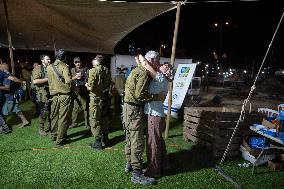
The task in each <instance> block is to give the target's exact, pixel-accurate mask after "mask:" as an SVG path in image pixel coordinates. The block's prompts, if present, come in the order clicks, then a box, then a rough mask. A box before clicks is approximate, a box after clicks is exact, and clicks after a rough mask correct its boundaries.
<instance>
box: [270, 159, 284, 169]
mask: <svg viewBox="0 0 284 189" xmlns="http://www.w3.org/2000/svg"><path fill="white" fill-rule="evenodd" d="M268 167H269V168H270V169H271V170H272V171H279V170H281V169H283V168H284V163H283V162H282V161H274V160H269V161H268Z"/></svg>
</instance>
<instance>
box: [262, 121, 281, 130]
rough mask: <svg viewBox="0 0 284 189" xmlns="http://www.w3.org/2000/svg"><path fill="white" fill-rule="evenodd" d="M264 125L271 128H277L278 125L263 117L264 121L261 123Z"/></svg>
mask: <svg viewBox="0 0 284 189" xmlns="http://www.w3.org/2000/svg"><path fill="white" fill-rule="evenodd" d="M261 124H262V125H263V126H265V127H267V128H269V129H276V127H277V126H276V125H274V124H273V123H271V122H269V121H267V120H266V119H263V120H262V123H261Z"/></svg>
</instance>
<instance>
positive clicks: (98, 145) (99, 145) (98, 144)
mask: <svg viewBox="0 0 284 189" xmlns="http://www.w3.org/2000/svg"><path fill="white" fill-rule="evenodd" d="M90 146H91V148H93V149H95V150H102V149H103V146H102V142H101V139H97V140H96V141H95V142H94V143H91V144H90Z"/></svg>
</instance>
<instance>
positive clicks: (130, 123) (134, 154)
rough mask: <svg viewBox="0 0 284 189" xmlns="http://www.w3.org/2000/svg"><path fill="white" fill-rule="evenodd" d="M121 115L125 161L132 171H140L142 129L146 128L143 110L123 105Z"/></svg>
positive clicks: (143, 145) (142, 141)
mask: <svg viewBox="0 0 284 189" xmlns="http://www.w3.org/2000/svg"><path fill="white" fill-rule="evenodd" d="M123 115H124V116H123V119H124V122H125V133H126V145H125V155H126V160H127V161H128V162H130V163H131V165H132V168H133V169H134V170H141V169H142V163H143V161H142V155H143V152H144V147H145V144H144V143H145V140H144V129H145V126H146V122H145V115H144V113H143V108H142V107H138V106H132V105H129V104H127V103H124V106H123Z"/></svg>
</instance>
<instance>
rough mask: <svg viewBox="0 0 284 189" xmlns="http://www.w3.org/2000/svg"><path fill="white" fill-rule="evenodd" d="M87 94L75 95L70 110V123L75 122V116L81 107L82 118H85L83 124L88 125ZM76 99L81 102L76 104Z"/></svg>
mask: <svg viewBox="0 0 284 189" xmlns="http://www.w3.org/2000/svg"><path fill="white" fill-rule="evenodd" d="M87 98H88V97H87V95H85V96H84V95H79V94H78V95H77V99H74V107H73V110H72V124H76V121H77V118H78V114H79V112H80V110H81V109H82V110H83V111H84V119H85V126H86V127H89V110H88V107H87ZM78 101H79V102H80V104H81V107H80V105H79V104H78Z"/></svg>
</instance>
